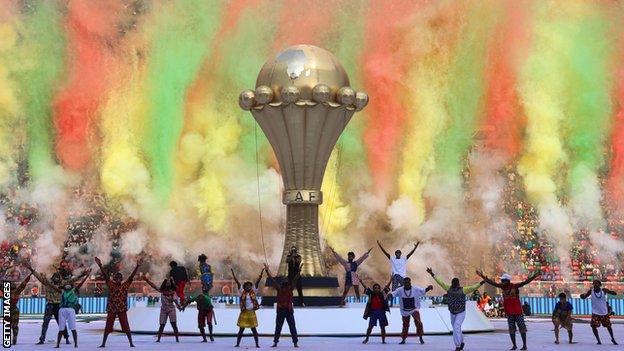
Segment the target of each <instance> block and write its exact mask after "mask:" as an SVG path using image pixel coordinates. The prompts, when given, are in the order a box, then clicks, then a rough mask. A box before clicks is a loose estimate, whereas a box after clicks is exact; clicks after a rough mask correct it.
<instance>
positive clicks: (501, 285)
mask: <svg viewBox="0 0 624 351" xmlns="http://www.w3.org/2000/svg"><path fill="white" fill-rule="evenodd" d="M476 273H477V275H478V276H479V277H481V279H483V280H484V281H485V282H486V283H488V284H490V285H492V286H495V287H497V288H502V287H503V284H500V283H497V282H495V281H493V280H492V279H490V278H488V277H487V276H486V275H485V274H483V272H481V271H479V270H477V272H476Z"/></svg>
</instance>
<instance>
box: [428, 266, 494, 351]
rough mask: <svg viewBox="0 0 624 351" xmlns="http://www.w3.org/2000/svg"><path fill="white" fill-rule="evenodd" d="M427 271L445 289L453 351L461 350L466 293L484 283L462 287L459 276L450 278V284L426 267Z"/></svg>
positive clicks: (470, 292)
mask: <svg viewBox="0 0 624 351" xmlns="http://www.w3.org/2000/svg"><path fill="white" fill-rule="evenodd" d="M427 273H429V274H430V275H431V277H432V278H433V280H435V281H436V283H438V285H439V286H440V287H441V288H442V290H444V291H446V296H447V299H448V310H449V313H450V314H451V325H452V326H453V342H455V351H460V350H463V349H464V334H463V333H462V324H463V323H464V319H465V318H466V295H468V294H472V293H473V292H475V291H476V290H477V289H479V288H480V287H481V285H483V284H485V281H481V282H479V283H475V284H473V285H470V286H466V287H462V286H461V285H460V284H459V278H453V279H452V280H451V285H449V284H448V283H445V282H444V281H442V279H440V278H439V277H437V276H436V275H435V273H433V270H432V269H431V268H427Z"/></svg>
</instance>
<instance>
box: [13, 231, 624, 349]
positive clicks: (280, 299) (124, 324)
mask: <svg viewBox="0 0 624 351" xmlns="http://www.w3.org/2000/svg"><path fill="white" fill-rule="evenodd" d="M377 243H378V245H379V248H380V249H381V251H382V252H383V253H384V255H386V257H387V258H388V259H389V261H390V263H391V264H390V266H391V269H392V274H391V276H390V279H389V281H388V283H387V284H386V285H385V286H384V287H382V286H381V285H380V284H378V283H373V284H372V286H371V287H369V286H367V285H366V283H365V282H364V281H362V280H360V279H359V277H358V274H357V271H358V268H359V266H360V265H361V264H362V263H363V262H364V261H365V260H366V259H367V258H368V256H369V254H370V252H371V250H372V249H370V250H368V251H367V252H366V253H365V254H363V255H362V256H361V257H360V258H358V259H356V258H355V257H356V256H355V254H354V253H353V252H349V253H348V254H347V258H346V259H344V258H342V257H341V256H340V255H339V254H338V253H336V251H334V249H333V248H330V249H331V251H332V252H333V254H334V255H335V257H336V260H337V261H338V262H339V263H340V264H341V265H342V266H343V267H344V269H345V273H346V274H345V284H344V291H343V295H342V298H343V300H342V301H343V302H342V305H344V304H345V302H344V301H345V297H346V295H347V293H348V292H349V290H350V289H351V287H353V290H354V291H355V294H356V298H357V299H358V301H359V299H360V290H359V286H360V285H362V287H363V288H364V291H363V292H364V294H365V295H367V296H368V301H367V304H366V307H365V310H364V315H363V317H364V319H368V328H367V329H366V336H365V339H364V340H363V343H367V342H368V341H369V338H370V335H371V332H372V330H373V328H374V327H376V326H379V327H380V329H381V341H382V343H384V344H385V343H386V327H387V326H388V318H387V316H386V313H388V312H389V311H390V305H391V303H392V301H393V298H394V297H398V298H399V303H400V307H399V310H400V313H401V317H402V332H401V341H400V344H405V342H406V339H407V336H408V332H409V325H410V322H411V321H412V320H413V321H414V324H415V327H416V336H418V338H419V341H420V343H421V344H423V343H424V339H423V323H422V321H421V318H420V312H419V310H420V307H421V298H422V297H423V296H425V295H426V294H427V292H429V291H431V290H433V286H432V285H429V286H427V287H419V286H415V285H413V284H412V281H411V279H410V277H408V275H407V260H409V258H410V257H411V256H412V255H413V253H414V252H415V251H416V249H417V248H418V245H419V244H420V243H416V244H414V247H413V249H412V250H411V251H410V252H409V253H408V254H407V255H406V256H405V257H403V256H402V252H401V251H400V250H396V251H395V253H394V256H391V255H390V254H389V253H388V252H387V251H386V250H385V249H384V247H383V246H382V245H381V243H380V242H377ZM287 262H288V274H287V276H286V277H283V278H281V279H280V278H277V277H275V276H274V275H273V274H272V273H271V270H270V269H269V267H268V265H266V264H264V267H263V268H262V269H261V271H260V274H259V276H258V278H257V279H256V281H255V282H253V283H252V282H251V281H245V282H243V283H241V282H240V281H239V279H238V277H237V276H236V273H235V272H234V270H232V271H231V272H232V278H233V280H234V282H235V283H236V285H237V287H238V291H239V294H240V315H239V318H238V322H237V326H238V328H239V330H238V334H237V338H236V345H235V346H237V347H238V346H240V343H241V339H242V337H243V333H244V331H245V329H247V328H249V329H251V332H252V335H253V338H254V341H255V346H256V347H259V338H258V331H257V327H258V320H257V318H256V312H255V311H256V310H258V309H259V307H260V305H259V303H258V286H259V284H260V281H261V280H262V277H263V275H264V273H265V272H266V274H267V276H268V278H269V280H270V281H272V282H273V284H272V287H273V288H274V289H275V290H276V293H277V306H276V318H275V333H274V339H273V347H276V346H277V344H278V342H279V339H280V334H281V331H282V327H283V325H284V322H286V323H288V327H289V330H290V335H291V337H292V342H293V344H294V346H295V347H298V342H299V339H298V337H297V327H296V323H295V315H294V295H293V290H295V289H297V291H298V297H299V304H300V305H303V292H302V286H301V280H300V279H299V278H300V276H301V268H302V257H301V255H299V254H298V251H297V248H296V247H292V248H291V251H290V253H289V255H288V258H287ZM95 263H96V264H97V266H98V267H99V269H100V271H101V275H102V277H103V278H104V281H105V283H106V285H107V286H108V290H109V295H108V301H107V310H106V311H107V316H106V325H105V329H104V334H103V339H102V343H101V345H100V347H105V346H106V341H107V338H108V336H109V334H110V333H111V332H112V331H113V324H114V322H115V319H118V320H119V324H120V326H121V330H122V331H123V332H124V333H125V334H126V336H127V338H128V342H129V344H130V346H131V347H134V344H133V342H132V334H131V331H130V326H129V323H128V318H127V315H126V312H127V309H128V306H127V298H128V290H129V288H130V285H131V284H132V282H133V280H134V278H135V276H136V274H137V272H138V270H139V268H140V266H141V265H142V263H143V260H142V259H138V260H137V262H136V265H135V267H134V270H133V271H132V272H131V273H130V275H129V276H128V277H127V278H126V279H125V280H124V277H123V275H122V274H121V273H120V272H114V273H112V275H111V274H110V273H109V272H107V270H106V269H104V268H103V267H102V262H101V261H100V259H99V258H98V257H95ZM198 263H199V264H198V266H199V272H200V276H201V283H202V288H201V292H199V293H198V294H197V295H191V296H189V297H186V296H185V294H184V289H185V285H186V283H187V282H188V280H189V279H188V274H187V272H186V269H185V268H184V267H182V266H179V265H178V264H177V262H175V261H172V262H170V264H169V266H170V267H171V270H170V272H169V274H168V276H167V277H166V278H165V279H164V280H163V282H162V283H161V284H160V286H158V285H156V284H155V283H153V282H152V281H151V280H149V278H147V277H144V279H145V281H146V282H147V284H148V285H149V286H151V287H152V288H153V289H154V290H156V291H158V292H160V294H161V299H160V300H161V307H160V316H159V329H158V334H157V339H156V342H160V340H161V336H162V334H163V331H164V328H165V325H166V323H167V321H169V323H170V324H171V327H172V329H173V331H174V336H175V340H176V342H179V332H178V327H177V322H176V311H177V310H180V311H182V310H184V309H185V308H186V307H187V306H188V305H189V304H190V303H192V302H195V303H196V306H197V310H198V315H197V322H198V329H199V332H200V334H201V337H202V342H207V341H208V337H209V338H210V341H214V337H213V319H214V318H215V317H214V306H213V304H212V297H211V296H210V290H211V288H212V285H213V274H212V268H211V266H210V265H209V264H208V263H207V256H206V255H203V254H202V255H200V256H199V257H198ZM26 268H28V270H29V271H30V274H29V275H28V276H27V277H26V278H25V279H24V280H23V281H22V283H21V284H20V285H19V286H16V284H15V282H11V285H12V286H11V287H12V289H11V299H10V310H11V316H10V322H11V327H12V332H13V343H14V344H16V343H17V337H18V331H19V327H18V323H19V309H18V308H17V302H18V300H19V296H20V294H21V293H22V291H23V290H24V288H25V287H26V284H27V283H28V281H29V280H30V278H31V276H32V275H34V276H35V278H37V279H38V280H39V281H40V282H41V283H42V284H43V285H44V286H45V287H46V289H47V293H46V301H47V303H46V307H45V315H44V319H43V324H42V328H41V336H40V338H39V342H38V344H43V343H44V342H45V337H46V333H47V329H48V326H49V323H50V320H51V319H52V317H54V319H55V320H56V321H57V323H58V326H59V330H58V334H57V338H56V347H57V348H58V347H59V346H60V343H61V339H63V338H64V339H65V342H66V343H67V344H69V343H70V341H69V333H68V332H67V330H68V329H69V331H71V335H72V339H73V343H74V346H75V347H77V346H78V334H77V331H76V313H77V312H78V311H79V309H80V305H79V302H78V295H79V291H80V288H81V287H82V285H83V284H84V282H85V281H86V280H87V277H88V276H89V274H90V273H91V271H90V270H87V271H85V272H84V273H83V274H81V275H80V276H78V277H73V276H71V275H67V274H62V273H59V272H57V273H54V274H52V276H51V277H50V278H49V279H48V278H47V277H45V276H44V275H42V274H40V273H38V272H36V271H35V270H34V269H33V268H32V267H31V266H30V265H29V264H26ZM427 273H429V275H431V277H432V278H433V280H434V281H435V282H436V283H437V284H438V285H439V286H440V287H441V288H442V289H443V290H444V291H445V292H446V297H447V301H448V310H449V313H450V319H451V324H452V328H453V342H454V345H455V350H456V351H459V350H463V349H464V346H465V344H464V338H463V334H462V324H463V321H464V318H465V316H466V297H467V295H468V294H471V293H473V292H474V291H475V290H477V289H478V288H479V287H481V286H482V285H484V284H486V283H487V284H490V285H492V286H494V287H497V288H499V289H500V290H501V291H502V296H503V306H504V310H505V314H506V316H507V323H508V329H509V336H510V339H511V342H512V350H516V349H517V344H516V331H519V332H520V337H521V339H522V347H521V350H526V349H527V327H526V323H525V320H524V314H523V310H522V305H521V303H520V288H522V287H523V286H525V285H526V284H529V283H530V282H531V281H533V280H534V279H536V278H537V277H538V276H539V275H540V272H539V271H538V272H535V273H534V274H533V275H531V276H530V277H529V278H527V279H526V280H524V281H522V282H519V283H512V282H511V280H512V277H511V276H510V275H508V274H503V275H502V276H501V277H500V282H497V281H495V280H493V279H491V278H489V277H488V276H486V275H485V274H484V273H483V272H481V271H476V274H477V276H479V277H480V278H481V281H479V282H477V283H474V284H472V285H468V286H462V284H461V283H460V281H459V279H458V278H453V279H452V280H451V282H450V284H449V283H447V282H446V281H444V280H442V279H441V278H440V277H438V276H437V275H436V274H435V273H434V271H433V269H431V268H427ZM606 295H616V292H615V291H612V290H609V289H607V288H603V287H602V284H601V282H600V281H599V280H595V281H594V282H593V288H592V289H590V290H589V291H588V292H587V293H585V294H582V295H581V298H582V299H587V298H590V299H591V304H592V317H591V328H592V331H593V333H594V335H595V337H596V340H597V342H598V344H601V341H600V336H599V334H598V328H599V327H600V326H604V327H605V328H607V330H608V332H609V335H610V337H611V342H612V343H613V344H615V345H617V343H616V341H615V338H614V336H613V329H612V328H611V321H610V315H609V311H608V308H607V300H606ZM572 309H573V307H572V304H570V303H569V302H568V301H567V296H566V295H565V294H564V293H562V294H560V295H559V302H558V303H557V304H556V305H555V307H554V310H553V313H552V320H553V324H554V326H555V329H554V330H555V343H556V344H559V330H560V329H561V328H563V329H566V330H567V331H568V342H569V343H573V340H572V339H573V333H572V317H571V316H572V312H573V311H572ZM206 326H207V327H208V337H207V336H206V330H205V328H206Z"/></svg>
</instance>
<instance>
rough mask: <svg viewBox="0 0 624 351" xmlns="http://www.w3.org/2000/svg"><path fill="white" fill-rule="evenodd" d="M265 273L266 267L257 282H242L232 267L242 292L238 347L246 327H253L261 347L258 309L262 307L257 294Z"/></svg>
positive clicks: (254, 335) (239, 289) (255, 339)
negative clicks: (257, 316)
mask: <svg viewBox="0 0 624 351" xmlns="http://www.w3.org/2000/svg"><path fill="white" fill-rule="evenodd" d="M263 274H264V268H263V269H262V271H260V275H259V276H258V280H256V284H255V285H254V284H252V283H251V282H250V281H247V282H245V283H243V284H242V287H241V283H240V281H238V278H236V274H235V273H234V270H233V269H232V278H234V281H235V282H236V285H238V291H239V292H240V294H241V297H240V309H241V313H240V315H239V316H238V323H236V324H237V325H238V328H239V329H238V335H237V336H236V347H239V346H240V342H241V339H242V338H243V332H244V331H245V328H251V332H252V334H253V338H254V341H255V342H256V347H260V345H259V344H258V330H257V329H256V328H257V327H258V319H257V318H256V310H257V309H258V308H260V305H259V304H258V299H257V297H256V294H257V293H258V285H259V284H260V280H261V279H262V275H263Z"/></svg>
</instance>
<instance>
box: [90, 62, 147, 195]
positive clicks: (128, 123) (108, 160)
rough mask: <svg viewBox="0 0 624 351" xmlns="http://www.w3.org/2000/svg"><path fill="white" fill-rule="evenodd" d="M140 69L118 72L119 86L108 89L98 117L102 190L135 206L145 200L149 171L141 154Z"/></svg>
mask: <svg viewBox="0 0 624 351" xmlns="http://www.w3.org/2000/svg"><path fill="white" fill-rule="evenodd" d="M142 68H143V67H141V66H139V64H138V63H135V64H134V65H133V67H132V68H131V69H126V70H119V71H118V72H117V74H118V75H120V77H119V78H120V79H119V80H117V81H118V82H120V83H119V84H120V85H119V86H116V87H115V88H114V89H111V91H110V94H109V96H108V99H107V101H106V103H105V104H104V106H103V108H102V118H101V129H102V132H103V136H104V137H103V141H102V166H101V168H100V181H101V183H102V189H103V190H104V192H105V193H106V194H107V195H109V196H111V197H116V198H122V199H129V200H132V201H134V202H135V203H137V202H139V203H140V202H144V201H146V197H147V196H148V194H149V187H150V175H149V171H148V170H147V167H146V164H145V161H144V159H143V158H142V157H141V154H140V142H141V132H140V131H141V130H142V129H143V126H144V124H145V122H146V121H145V113H144V111H145V101H144V99H143V92H144V84H145V82H144V79H143V78H144V76H143V72H142ZM128 71H130V72H128ZM121 76H123V77H124V78H123V79H121ZM121 82H123V83H121Z"/></svg>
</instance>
